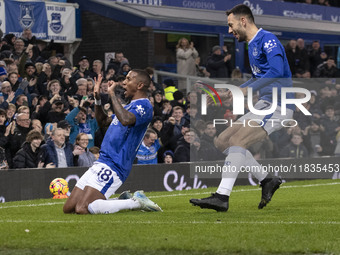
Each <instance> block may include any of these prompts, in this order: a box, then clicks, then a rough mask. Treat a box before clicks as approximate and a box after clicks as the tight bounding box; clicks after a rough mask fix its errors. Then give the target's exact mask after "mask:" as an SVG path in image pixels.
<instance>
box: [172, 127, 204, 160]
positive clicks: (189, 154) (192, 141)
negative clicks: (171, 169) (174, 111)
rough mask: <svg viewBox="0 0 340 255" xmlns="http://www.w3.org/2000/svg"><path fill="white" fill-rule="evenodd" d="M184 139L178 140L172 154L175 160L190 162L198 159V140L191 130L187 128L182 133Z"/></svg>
mask: <svg viewBox="0 0 340 255" xmlns="http://www.w3.org/2000/svg"><path fill="white" fill-rule="evenodd" d="M183 138H184V139H183V140H180V141H179V142H178V146H177V147H176V150H175V154H174V161H175V162H190V160H191V161H196V160H198V153H197V152H198V149H199V146H200V144H199V142H198V141H197V139H196V138H197V135H196V133H195V132H194V131H193V130H188V131H186V132H185V134H184V137H183Z"/></svg>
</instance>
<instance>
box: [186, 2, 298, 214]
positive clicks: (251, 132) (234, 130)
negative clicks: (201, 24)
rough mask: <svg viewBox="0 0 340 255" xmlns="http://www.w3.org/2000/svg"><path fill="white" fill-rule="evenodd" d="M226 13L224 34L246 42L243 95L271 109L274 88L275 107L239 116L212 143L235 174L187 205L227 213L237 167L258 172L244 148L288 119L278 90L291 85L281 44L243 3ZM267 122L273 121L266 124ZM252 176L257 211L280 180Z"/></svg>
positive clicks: (225, 176) (258, 174)
mask: <svg viewBox="0 0 340 255" xmlns="http://www.w3.org/2000/svg"><path fill="white" fill-rule="evenodd" d="M226 13H227V16H228V26H229V30H228V32H229V33H230V34H233V35H234V37H235V38H236V39H237V40H238V41H239V42H247V43H248V55H249V63H250V66H251V70H252V76H253V78H252V79H250V80H249V81H247V82H246V83H244V84H242V85H241V87H240V89H241V90H242V92H243V94H244V95H245V96H246V95H247V91H248V88H252V90H253V92H257V91H258V92H259V95H260V100H259V101H258V102H257V103H256V104H255V106H254V108H255V109H257V110H268V109H271V106H272V104H273V103H272V89H273V88H277V89H278V107H277V109H276V110H275V112H274V113H272V114H270V115H267V116H261V115H255V114H253V113H251V112H249V113H247V114H245V115H243V116H242V117H241V118H240V119H238V124H236V125H233V126H232V127H229V128H227V129H226V130H225V131H223V132H222V133H221V134H220V135H219V136H218V138H217V139H216V140H215V145H216V147H217V148H219V149H220V150H221V151H223V152H224V153H225V154H226V155H227V157H226V159H225V166H228V167H230V169H236V171H235V172H232V171H230V172H229V173H226V174H223V175H222V180H221V183H220V185H219V187H218V189H217V191H216V193H214V194H212V196H210V197H207V198H202V199H191V200H190V202H191V203H192V204H193V205H196V206H200V207H201V208H208V209H214V210H216V211H227V210H228V207H229V196H230V193H231V191H232V188H233V186H234V183H235V180H236V178H237V175H238V173H239V171H240V169H241V167H246V166H258V169H261V167H260V165H259V163H258V162H257V161H256V160H255V159H254V157H253V155H252V154H251V153H250V152H249V151H248V150H247V148H248V147H249V146H250V145H252V144H254V143H256V142H258V141H260V140H262V139H264V138H265V137H266V136H267V135H269V134H271V133H272V132H274V131H276V130H279V129H280V128H282V126H281V125H280V124H281V120H283V119H291V118H292V116H293V110H294V106H293V105H287V108H288V109H287V113H286V115H285V116H283V115H281V107H280V105H281V96H280V95H281V88H282V87H291V86H292V82H291V76H292V75H291V72H290V69H289V65H288V61H287V57H286V54H285V50H284V47H283V46H282V44H281V43H280V42H279V40H278V39H277V38H276V36H275V35H273V34H272V33H270V32H268V31H265V30H263V29H262V28H260V29H258V28H257V26H256V25H255V22H254V16H253V14H252V12H251V10H250V8H249V7H248V6H246V5H244V4H240V5H236V6H235V7H233V8H232V9H231V10H228V11H227V12H226ZM279 78H280V79H279ZM282 78H284V79H282ZM227 96H229V97H231V96H232V94H231V92H230V91H228V92H227ZM293 97H294V94H293V93H287V98H293ZM271 119H272V120H274V119H275V120H276V121H275V122H273V121H270V120H271ZM248 120H256V121H258V126H257V127H254V126H255V123H254V121H252V122H251V125H252V126H250V125H247V124H248ZM242 123H245V125H242ZM252 169H254V168H252ZM253 174H254V176H255V177H256V178H257V179H258V180H259V181H260V185H261V187H262V196H261V201H260V203H259V205H258V208H259V209H262V208H263V207H264V206H266V205H267V204H268V203H269V201H270V200H271V198H272V196H273V194H274V192H275V191H276V190H277V189H278V188H279V186H280V184H281V183H282V180H281V178H280V177H277V176H271V175H269V174H268V173H267V172H265V171H256V172H253Z"/></svg>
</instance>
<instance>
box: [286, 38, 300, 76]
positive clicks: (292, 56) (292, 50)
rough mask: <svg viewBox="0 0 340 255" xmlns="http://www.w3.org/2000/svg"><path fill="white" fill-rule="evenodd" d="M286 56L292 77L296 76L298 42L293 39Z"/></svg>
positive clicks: (287, 46) (288, 45)
mask: <svg viewBox="0 0 340 255" xmlns="http://www.w3.org/2000/svg"><path fill="white" fill-rule="evenodd" d="M285 50H286V55H287V60H288V63H289V67H290V71H291V72H292V75H293V76H295V74H296V59H297V49H296V40H294V39H292V40H290V41H289V43H288V44H287V45H286V49H285Z"/></svg>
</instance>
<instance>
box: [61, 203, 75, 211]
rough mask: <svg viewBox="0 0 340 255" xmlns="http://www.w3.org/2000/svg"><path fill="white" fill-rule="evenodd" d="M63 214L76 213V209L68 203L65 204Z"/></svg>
mask: <svg viewBox="0 0 340 255" xmlns="http://www.w3.org/2000/svg"><path fill="white" fill-rule="evenodd" d="M63 212H64V213H74V212H75V210H74V207H71V206H69V205H68V204H67V203H65V204H64V207H63Z"/></svg>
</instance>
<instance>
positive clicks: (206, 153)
mask: <svg viewBox="0 0 340 255" xmlns="http://www.w3.org/2000/svg"><path fill="white" fill-rule="evenodd" d="M215 137H216V128H215V127H214V124H213V123H212V122H207V123H206V126H205V129H204V133H203V135H202V136H201V146H200V150H199V154H200V155H201V158H202V160H204V161H215V160H222V159H224V158H225V156H224V154H223V153H221V152H220V151H219V150H218V149H217V148H216V146H215V145H214V139H215Z"/></svg>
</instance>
